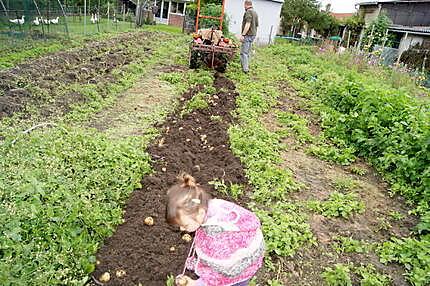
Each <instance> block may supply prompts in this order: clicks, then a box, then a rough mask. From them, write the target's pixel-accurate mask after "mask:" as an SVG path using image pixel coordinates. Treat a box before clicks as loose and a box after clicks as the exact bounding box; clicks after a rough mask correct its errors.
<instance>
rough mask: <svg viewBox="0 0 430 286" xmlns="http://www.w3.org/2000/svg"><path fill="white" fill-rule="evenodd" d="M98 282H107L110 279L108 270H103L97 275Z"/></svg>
mask: <svg viewBox="0 0 430 286" xmlns="http://www.w3.org/2000/svg"><path fill="white" fill-rule="evenodd" d="M99 280H100V282H102V283H106V282H109V280H110V273H109V272H105V273H103V274H102V275H101V276H100V277H99Z"/></svg>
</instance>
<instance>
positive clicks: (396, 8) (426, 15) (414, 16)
mask: <svg viewBox="0 0 430 286" xmlns="http://www.w3.org/2000/svg"><path fill="white" fill-rule="evenodd" d="M382 11H383V12H384V13H386V14H387V15H388V17H389V18H390V19H391V20H392V21H393V24H395V25H403V26H430V2H427V3H384V4H382Z"/></svg>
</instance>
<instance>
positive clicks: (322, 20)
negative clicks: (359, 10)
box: [309, 11, 339, 37]
mask: <svg viewBox="0 0 430 286" xmlns="http://www.w3.org/2000/svg"><path fill="white" fill-rule="evenodd" d="M309 26H310V27H311V28H313V29H314V30H315V31H317V32H318V34H320V35H322V36H325V37H326V36H329V35H331V34H337V32H338V30H339V22H338V21H337V20H336V18H335V17H333V16H332V15H331V14H330V13H329V12H326V11H321V12H319V13H318V14H316V15H315V17H314V18H313V19H312V20H311V22H310V23H309Z"/></svg>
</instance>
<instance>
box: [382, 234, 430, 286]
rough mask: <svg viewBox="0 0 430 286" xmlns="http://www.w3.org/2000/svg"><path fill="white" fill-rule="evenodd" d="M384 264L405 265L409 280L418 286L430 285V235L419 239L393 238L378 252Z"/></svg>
mask: <svg viewBox="0 0 430 286" xmlns="http://www.w3.org/2000/svg"><path fill="white" fill-rule="evenodd" d="M378 252H379V257H380V260H381V262H382V263H387V262H399V263H402V264H404V265H405V267H406V269H408V270H409V271H410V272H408V274H407V277H408V280H409V281H410V282H411V283H412V284H413V285H417V286H424V285H428V284H429V283H430V235H429V234H426V235H422V236H421V237H420V238H419V239H416V238H405V239H398V238H392V239H391V241H387V242H384V243H383V244H382V246H381V247H380V248H379V250H378Z"/></svg>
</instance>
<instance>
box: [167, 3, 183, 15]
mask: <svg viewBox="0 0 430 286" xmlns="http://www.w3.org/2000/svg"><path fill="white" fill-rule="evenodd" d="M184 9H185V4H184V3H178V2H173V1H172V2H171V3H170V13H175V14H184Z"/></svg>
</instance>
